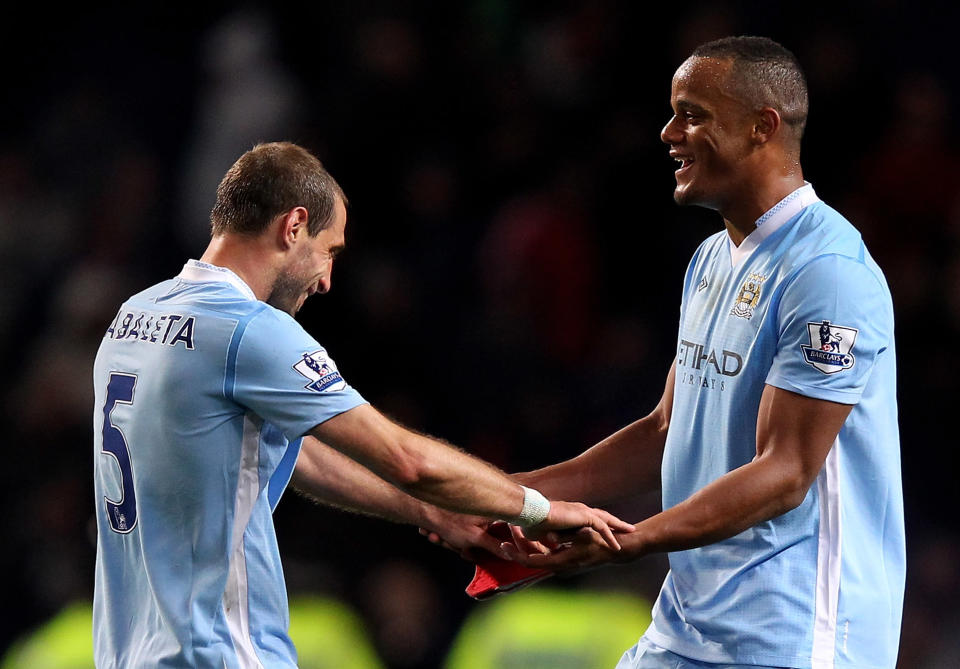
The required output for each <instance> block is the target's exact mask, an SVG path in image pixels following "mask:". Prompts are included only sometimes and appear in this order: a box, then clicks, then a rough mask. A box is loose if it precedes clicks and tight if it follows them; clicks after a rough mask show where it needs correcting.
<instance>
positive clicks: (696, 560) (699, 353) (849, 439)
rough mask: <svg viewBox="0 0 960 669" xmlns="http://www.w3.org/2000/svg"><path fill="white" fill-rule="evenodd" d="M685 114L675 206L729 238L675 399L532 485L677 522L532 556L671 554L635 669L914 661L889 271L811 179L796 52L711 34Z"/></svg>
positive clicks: (667, 394)
mask: <svg viewBox="0 0 960 669" xmlns="http://www.w3.org/2000/svg"><path fill="white" fill-rule="evenodd" d="M670 103H671V106H672V108H673V117H672V118H671V119H670V120H669V122H668V123H667V124H666V126H665V127H664V128H663V131H662V134H661V138H662V140H663V142H664V143H666V144H667V145H668V146H669V151H670V155H671V156H673V157H674V158H675V159H676V160H677V161H678V163H679V166H678V169H677V171H676V189H675V191H674V198H675V200H676V201H677V203H679V204H681V205H697V206H701V207H706V208H709V209H713V210H715V211H717V212H718V213H719V214H720V215H721V216H722V217H723V222H724V230H723V231H721V232H718V233H717V234H715V235H713V236H711V237H709V238H708V239H707V240H705V241H704V242H703V243H702V244H701V245H700V247H699V248H698V249H697V251H696V252H695V253H694V256H693V259H692V260H691V262H690V264H689V266H688V268H687V272H686V277H685V279H684V284H683V292H682V302H681V309H680V323H679V333H678V337H677V355H676V357H675V359H674V362H673V365H672V366H671V368H670V372H669V374H668V376H667V382H666V388H665V390H664V393H663V397H662V399H661V401H660V403H659V404H658V405H657V407H656V408H655V409H654V410H653V412H652V413H650V415H648V416H647V417H645V418H642V419H640V420H638V421H636V422H635V423H633V424H631V425H629V426H627V427H625V428H623V429H622V430H620V431H619V432H617V433H615V434H613V435H611V436H610V437H608V438H607V439H605V440H603V441H601V442H600V443H599V444H597V445H596V446H594V447H593V448H591V449H589V450H587V451H586V452H584V453H583V454H581V455H579V456H578V457H576V458H573V459H572V460H569V461H566V462H563V463H560V464H557V465H553V466H550V467H546V468H544V469H541V470H538V471H535V472H530V473H526V474H519V475H516V477H515V478H516V479H517V480H519V481H521V482H523V483H525V484H526V485H535V486H537V487H538V488H539V489H541V490H544V491H545V492H547V493H548V494H552V495H557V496H560V497H563V498H570V499H582V500H585V501H586V502H588V503H590V504H598V505H600V504H608V503H611V502H614V501H618V500H622V499H624V498H628V497H630V496H632V495H636V494H641V493H644V492H646V491H648V490H649V489H651V488H653V487H655V486H657V484H658V483H659V485H660V486H661V489H662V496H663V511H662V512H661V513H658V514H656V515H654V516H652V517H650V518H648V519H646V520H643V521H642V522H639V523H637V524H636V531H635V532H634V533H633V534H631V535H625V536H624V537H623V541H622V544H623V550H622V551H620V552H618V553H614V552H612V551H609V550H607V549H605V548H603V547H600V546H597V545H588V544H586V543H583V542H579V543H578V542H575V543H574V545H573V547H571V548H569V549H566V550H557V551H555V552H553V553H552V554H549V555H546V554H541V553H539V552H535V551H526V550H524V551H518V550H514V554H515V559H516V560H518V561H519V562H521V563H522V564H524V565H526V566H529V567H540V568H550V569H555V570H575V569H581V568H585V567H591V566H597V565H601V564H605V563H609V562H618V561H625V560H630V559H636V558H638V557H641V556H643V555H646V554H648V553H651V552H655V551H667V552H669V560H670V572H669V573H668V575H667V577H666V580H665V581H664V584H663V587H662V589H661V592H660V596H659V598H658V600H657V602H656V605H655V607H654V610H653V622H652V624H651V625H650V627H649V628H648V629H647V631H646V633H645V634H644V636H643V638H641V640H640V642H639V643H638V644H637V646H635V647H634V648H632V649H630V650H629V651H628V652H627V653H626V654H625V655H624V656H623V658H622V660H621V661H620V665H619V666H620V667H621V668H623V669H627V668H633V669H667V668H669V669H683V668H692V667H698V668H700V669H704V668H707V667H711V666H715V665H716V666H722V667H723V668H724V669H732V668H735V667H752V668H754V669H756V668H757V667H813V668H814V669H823V668H827V667H830V668H832V667H864V668H866V667H870V668H881V667H882V668H886V669H893V667H894V666H895V664H896V659H897V646H898V639H899V632H900V616H901V610H902V604H903V587H904V574H905V565H904V562H905V558H904V554H905V547H904V527H903V499H902V492H901V481H900V453H899V435H898V427H897V403H896V360H895V354H894V337H893V307H892V304H891V299H890V292H889V290H888V288H887V285H886V282H885V280H884V277H883V274H882V272H881V271H880V269H879V268H878V267H877V265H876V263H875V262H874V261H873V259H872V258H871V257H870V254H869V253H868V251H867V249H866V247H865V246H864V243H863V240H862V238H861V236H860V234H859V233H858V232H857V230H856V229H855V228H854V227H853V226H852V225H851V224H850V223H849V222H847V221H846V219H844V218H843V217H842V216H841V215H840V214H839V213H837V212H836V211H835V210H834V209H832V208H830V207H829V206H827V205H826V204H824V203H823V202H821V201H820V199H819V198H818V197H817V195H816V193H815V192H814V190H813V186H811V185H810V184H809V183H807V182H805V181H804V178H803V173H802V170H801V167H800V143H801V137H802V135H803V130H804V125H805V123H806V118H807V106H808V103H807V88H806V83H805V81H804V77H803V74H802V72H801V70H800V67H799V65H798V63H797V61H796V59H795V58H794V56H793V54H791V53H790V52H789V51H787V50H786V49H785V48H783V47H782V46H781V45H779V44H777V43H775V42H773V41H771V40H769V39H766V38H761V37H731V38H725V39H722V40H718V41H714V42H710V43H707V44H704V45H703V46H701V47H699V48H698V49H696V50H695V51H694V53H693V54H692V55H691V56H690V57H689V58H688V59H687V60H686V61H684V63H683V64H682V65H681V66H680V68H679V69H678V70H677V71H676V74H675V75H674V77H673V84H672V89H671V97H670ZM457 522H458V521H457V519H455V518H452V517H450V518H448V520H447V523H448V525H450V526H455V525H456V524H457ZM459 522H460V523H463V522H464V521H463V520H460V521H459ZM439 534H440V536H443V531H441V532H440V533H439ZM519 543H520V546H521V547H524V543H523V542H522V541H521V542H519Z"/></svg>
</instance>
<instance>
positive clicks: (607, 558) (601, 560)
mask: <svg viewBox="0 0 960 669" xmlns="http://www.w3.org/2000/svg"><path fill="white" fill-rule="evenodd" d="M566 538H567V539H568V540H567V541H564V542H563V543H560V544H557V545H556V546H555V547H553V549H552V550H550V551H549V552H543V551H542V550H540V549H539V548H537V549H536V550H530V549H529V547H528V546H524V545H522V544H520V543H519V542H504V543H502V544H500V552H501V553H502V554H504V555H505V556H507V557H508V558H509V559H510V560H513V561H514V562H518V563H520V564H522V565H524V566H525V567H530V568H531V569H549V570H551V571H555V572H561V573H567V572H577V571H582V570H584V569H589V568H591V567H599V566H601V565H604V564H610V563H622V562H627V561H629V560H631V559H633V558H634V557H635V554H634V551H632V550H614V549H612V548H611V547H610V546H609V545H607V543H606V541H604V540H603V539H602V538H601V537H600V535H599V534H598V533H597V532H596V531H594V530H592V529H588V528H583V529H581V530H578V531H577V532H576V533H574V534H573V535H570V536H568V537H566Z"/></svg>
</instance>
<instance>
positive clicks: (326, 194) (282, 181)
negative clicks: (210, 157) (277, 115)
mask: <svg viewBox="0 0 960 669" xmlns="http://www.w3.org/2000/svg"><path fill="white" fill-rule="evenodd" d="M338 199H339V200H342V201H343V204H344V206H346V204H347V198H346V196H345V195H344V194H343V190H342V189H341V188H340V185H339V184H338V183H337V182H336V181H335V180H334V178H333V177H332V176H330V173H329V172H327V170H326V169H324V167H323V164H322V163H321V162H320V161H319V160H318V159H317V157H316V156H314V155H313V154H312V153H310V152H309V151H307V150H306V149H304V148H303V147H301V146H298V145H296V144H292V143H290V142H272V143H268V144H257V145H256V146H254V147H253V148H252V149H250V150H249V151H247V152H246V153H244V154H243V155H242V156H240V158H239V159H238V160H237V162H235V163H234V164H233V166H232V167H231V168H230V169H229V170H227V173H226V174H225V175H224V177H223V179H222V180H221V181H220V185H219V186H218V187H217V201H216V203H215V204H214V205H213V210H212V211H211V212H210V228H211V233H212V234H213V236H217V235H221V234H224V233H227V232H232V233H238V234H243V235H258V234H260V233H261V232H263V231H264V230H265V229H266V228H267V227H268V226H269V225H270V223H271V221H273V220H274V219H275V218H276V217H277V216H279V215H280V214H284V213H286V212H288V211H290V210H291V209H293V208H294V207H305V208H306V210H307V216H308V218H307V232H308V233H309V234H310V236H311V237H315V236H316V235H317V234H318V233H319V232H320V231H321V230H323V229H325V228H327V227H329V226H330V224H331V223H333V212H334V209H335V207H336V203H337V200H338Z"/></svg>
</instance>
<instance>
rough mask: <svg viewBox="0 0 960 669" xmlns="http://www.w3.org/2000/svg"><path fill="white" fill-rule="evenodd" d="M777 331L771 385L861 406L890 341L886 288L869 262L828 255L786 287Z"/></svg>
mask: <svg viewBox="0 0 960 669" xmlns="http://www.w3.org/2000/svg"><path fill="white" fill-rule="evenodd" d="M777 328H778V335H779V338H778V342H777V347H776V353H775V354H774V360H773V365H772V367H771V369H770V372H769V373H768V374H767V379H766V382H767V383H768V384H770V385H772V386H776V387H777V388H783V389H784V390H790V391H792V392H795V393H799V394H801V395H805V396H807V397H813V398H816V399H823V400H830V401H833V402H839V403H841V404H856V403H857V402H858V401H859V400H860V395H861V394H862V393H863V389H864V386H865V385H866V383H867V380H868V379H869V378H870V372H871V371H872V369H873V365H874V363H875V361H876V360H877V357H878V356H880V355H882V354H883V353H884V351H885V350H886V349H887V347H888V346H889V344H890V342H891V341H892V338H893V311H892V307H891V303H890V298H889V294H888V292H887V290H886V288H885V286H884V284H883V283H881V282H880V281H879V280H878V279H877V277H876V276H874V274H873V273H872V272H871V271H870V269H869V268H868V267H866V266H865V265H864V264H863V263H861V262H858V261H857V260H855V259H853V258H847V257H844V256H839V255H830V256H823V257H820V258H816V259H814V260H812V261H811V262H809V263H808V264H806V265H805V266H804V267H802V268H801V269H800V270H798V271H797V273H796V275H795V276H794V277H793V278H792V280H790V281H789V283H788V284H787V286H786V288H785V289H784V292H783V294H782V296H781V298H780V302H779V308H778V310H777Z"/></svg>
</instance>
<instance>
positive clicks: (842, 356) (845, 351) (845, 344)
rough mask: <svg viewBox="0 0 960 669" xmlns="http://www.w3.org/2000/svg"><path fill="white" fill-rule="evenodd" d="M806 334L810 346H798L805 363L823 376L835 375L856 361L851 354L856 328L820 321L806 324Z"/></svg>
mask: <svg viewBox="0 0 960 669" xmlns="http://www.w3.org/2000/svg"><path fill="white" fill-rule="evenodd" d="M807 332H808V334H809V335H810V345H809V346H807V345H806V344H801V345H800V348H802V349H803V357H804V359H805V360H806V361H807V363H809V364H811V365H813V366H814V367H816V368H817V369H819V370H820V371H821V372H823V373H824V374H835V373H836V372H842V371H843V370H845V369H850V368H851V367H853V365H854V363H855V362H856V361H857V359H856V357H854V355H853V353H852V351H853V344H854V342H855V341H857V333H858V332H859V331H858V330H857V329H856V328H848V327H843V326H842V325H833V324H832V323H830V321H822V322H820V323H807ZM818 342H819V343H818Z"/></svg>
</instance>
